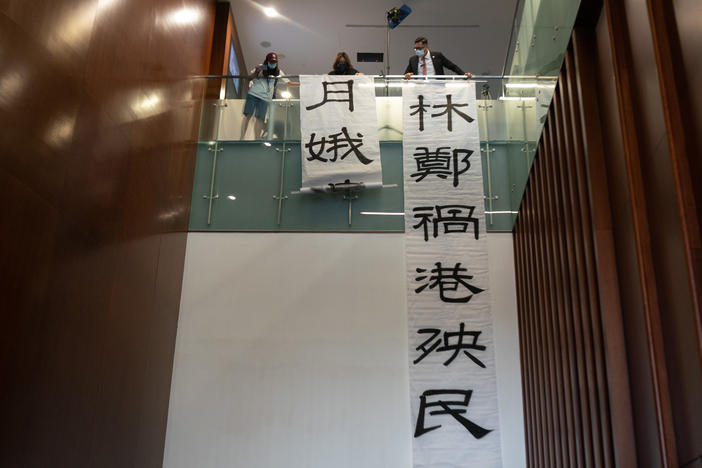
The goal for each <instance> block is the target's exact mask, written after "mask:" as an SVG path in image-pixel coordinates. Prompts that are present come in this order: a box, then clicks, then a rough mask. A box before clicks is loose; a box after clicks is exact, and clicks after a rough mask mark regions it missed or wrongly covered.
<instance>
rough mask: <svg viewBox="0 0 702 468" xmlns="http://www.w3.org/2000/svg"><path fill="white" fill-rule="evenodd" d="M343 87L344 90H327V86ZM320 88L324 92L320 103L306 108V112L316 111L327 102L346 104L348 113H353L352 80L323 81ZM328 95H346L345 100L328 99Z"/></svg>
mask: <svg viewBox="0 0 702 468" xmlns="http://www.w3.org/2000/svg"><path fill="white" fill-rule="evenodd" d="M338 85H345V86H346V89H342V90H329V89H328V88H329V86H338ZM322 88H323V90H324V97H323V98H322V102H318V103H317V104H314V105H311V106H309V107H306V109H307V110H312V109H316V108H318V107H320V106H322V105H324V104H326V103H328V102H348V103H349V111H350V112H353V80H348V81H324V82H322ZM330 94H346V99H330V98H329V95H330Z"/></svg>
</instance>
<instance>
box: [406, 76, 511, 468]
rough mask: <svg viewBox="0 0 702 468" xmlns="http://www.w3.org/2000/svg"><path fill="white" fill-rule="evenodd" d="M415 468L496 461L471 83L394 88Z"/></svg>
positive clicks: (478, 467)
mask: <svg viewBox="0 0 702 468" xmlns="http://www.w3.org/2000/svg"><path fill="white" fill-rule="evenodd" d="M402 107H403V127H404V137H403V153H404V155H403V157H404V164H403V166H404V186H405V233H406V234H405V236H406V251H407V252H406V254H407V284H408V287H407V298H408V300H407V309H408V311H407V312H408V327H409V330H408V331H409V367H410V372H409V374H410V404H411V409H412V413H411V414H412V428H413V434H414V439H413V459H414V466H415V467H427V468H428V467H432V468H449V467H451V468H453V467H456V468H457V467H471V468H494V467H501V466H502V461H501V450H500V434H499V414H498V406H497V388H496V373H495V355H494V349H493V331H492V314H491V312H490V288H489V284H488V281H489V276H488V258H487V239H486V231H485V212H484V201H483V182H482V167H481V161H480V138H479V135H478V120H477V119H478V112H477V110H478V109H477V107H476V99H475V84H474V83H465V82H462V83H455V82H425V83H410V84H408V86H406V87H405V88H404V89H403V104H402Z"/></svg>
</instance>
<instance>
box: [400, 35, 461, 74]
mask: <svg viewBox="0 0 702 468" xmlns="http://www.w3.org/2000/svg"><path fill="white" fill-rule="evenodd" d="M414 53H415V54H414V55H413V56H412V57H410V59H409V64H408V65H407V69H406V70H405V78H407V79H409V78H410V77H411V76H412V75H422V76H432V75H443V74H444V67H445V68H448V69H449V70H451V71H453V72H454V73H456V74H457V75H465V76H466V78H471V77H472V76H473V74H472V73H464V72H463V70H461V67H459V66H458V65H456V64H455V63H453V62H452V61H450V60H449V59H447V58H446V57H445V56H444V54H442V53H441V52H430V51H429V39H427V38H426V37H422V36H420V37H418V38H417V39H415V40H414Z"/></svg>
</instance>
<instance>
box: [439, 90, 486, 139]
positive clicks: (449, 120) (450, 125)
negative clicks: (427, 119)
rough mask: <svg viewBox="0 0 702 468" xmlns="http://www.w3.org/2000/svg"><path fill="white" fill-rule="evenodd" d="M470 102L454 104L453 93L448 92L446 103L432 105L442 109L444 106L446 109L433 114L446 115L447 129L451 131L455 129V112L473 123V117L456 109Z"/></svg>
mask: <svg viewBox="0 0 702 468" xmlns="http://www.w3.org/2000/svg"><path fill="white" fill-rule="evenodd" d="M467 106H468V104H453V103H451V95H450V94H447V95H446V104H438V105H435V106H432V107H433V108H434V109H440V108H442V107H445V108H446V109H445V110H444V111H443V112H439V113H438V114H431V116H432V117H441V116H442V115H446V116H447V117H446V119H447V121H446V129H447V130H448V131H449V132H451V131H453V119H452V116H453V113H454V112H455V113H456V114H458V115H459V116H460V117H462V118H463V120H465V121H467V122H468V123H471V122H472V121H473V120H475V119H474V118H473V117H471V116H469V115H467V114H464V113H463V112H461V111H459V110H458V109H456V108H457V107H467Z"/></svg>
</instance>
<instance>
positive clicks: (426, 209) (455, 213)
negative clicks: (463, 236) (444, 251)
mask: <svg viewBox="0 0 702 468" xmlns="http://www.w3.org/2000/svg"><path fill="white" fill-rule="evenodd" d="M434 209H436V216H435V215H434ZM412 211H414V217H415V218H417V219H419V222H418V223H417V224H415V225H414V226H412V227H413V228H414V229H417V228H423V229H424V240H425V241H428V240H429V221H431V222H432V225H433V229H432V233H433V236H434V237H435V238H436V237H439V225H442V226H443V227H444V232H443V234H451V233H455V232H458V233H466V232H468V226H469V225H472V228H473V229H472V230H473V235H474V236H475V238H476V239H478V238H479V222H480V221H479V220H478V218H474V217H473V211H475V207H474V206H469V205H436V206H433V207H432V206H419V207H417V208H414V209H413V210H412Z"/></svg>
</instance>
